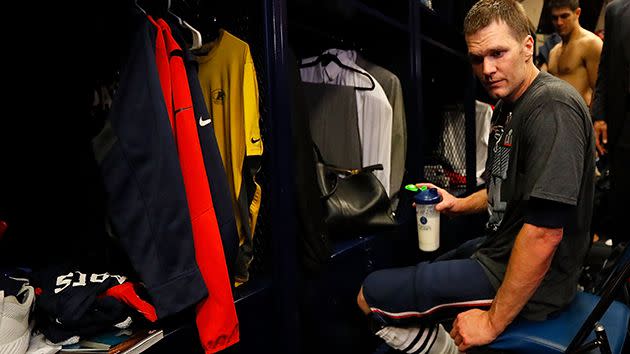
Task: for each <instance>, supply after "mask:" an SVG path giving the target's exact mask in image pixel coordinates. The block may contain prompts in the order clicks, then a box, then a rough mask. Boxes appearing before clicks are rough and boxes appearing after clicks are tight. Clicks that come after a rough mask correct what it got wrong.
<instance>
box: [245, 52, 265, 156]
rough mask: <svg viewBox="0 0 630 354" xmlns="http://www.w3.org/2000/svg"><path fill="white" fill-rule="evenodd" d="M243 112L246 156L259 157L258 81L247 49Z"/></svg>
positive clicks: (261, 147) (260, 151)
mask: <svg viewBox="0 0 630 354" xmlns="http://www.w3.org/2000/svg"><path fill="white" fill-rule="evenodd" d="M243 106H244V107H243V110H244V112H243V113H244V115H245V116H244V119H245V144H246V147H247V150H246V155H247V156H260V155H262V153H263V143H262V139H261V136H260V126H259V119H260V112H259V110H258V81H257V79H256V69H255V68H254V61H253V60H252V56H251V54H250V51H249V48H248V49H247V51H246V53H245V67H244V73H243Z"/></svg>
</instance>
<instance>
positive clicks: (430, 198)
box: [413, 188, 442, 204]
mask: <svg viewBox="0 0 630 354" xmlns="http://www.w3.org/2000/svg"><path fill="white" fill-rule="evenodd" d="M413 201H414V202H416V204H437V203H439V202H440V201H442V196H441V195H440V193H438V190H437V188H427V189H425V188H420V191H419V192H418V193H416V195H414V196H413Z"/></svg>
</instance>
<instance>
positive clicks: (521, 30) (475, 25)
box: [464, 0, 535, 41]
mask: <svg viewBox="0 0 630 354" xmlns="http://www.w3.org/2000/svg"><path fill="white" fill-rule="evenodd" d="M495 21H496V22H505V24H507V25H508V27H510V29H511V32H512V37H514V38H515V39H516V40H517V41H521V40H523V39H524V38H525V37H527V36H528V35H533V34H534V33H535V30H534V25H533V24H532V22H531V21H530V20H529V17H527V13H526V12H525V9H524V8H523V5H521V4H520V3H519V2H517V1H515V0H480V1H478V2H477V3H475V5H473V7H472V8H471V9H470V11H468V14H467V15H466V18H465V19H464V35H466V36H470V35H472V34H475V33H477V32H478V31H479V30H481V29H483V28H486V27H488V26H489V25H490V24H492V23H493V22H495Z"/></svg>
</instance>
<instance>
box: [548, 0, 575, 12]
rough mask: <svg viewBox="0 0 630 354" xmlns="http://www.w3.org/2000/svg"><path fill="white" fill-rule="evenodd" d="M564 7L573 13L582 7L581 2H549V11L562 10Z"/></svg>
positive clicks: (573, 0)
mask: <svg viewBox="0 0 630 354" xmlns="http://www.w3.org/2000/svg"><path fill="white" fill-rule="evenodd" d="M563 7H568V8H570V9H571V11H575V10H577V8H578V7H580V1H579V0H549V2H548V3H547V8H549V9H560V8H563Z"/></svg>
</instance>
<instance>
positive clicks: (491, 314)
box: [488, 307, 510, 336]
mask: <svg viewBox="0 0 630 354" xmlns="http://www.w3.org/2000/svg"><path fill="white" fill-rule="evenodd" d="M488 322H489V323H490V327H491V328H492V330H493V331H494V334H495V336H498V335H499V334H501V333H503V331H505V328H506V327H507V326H508V325H509V324H510V322H509V321H506V320H505V319H501V318H500V316H498V315H497V313H496V311H495V308H494V307H491V308H490V310H488Z"/></svg>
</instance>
